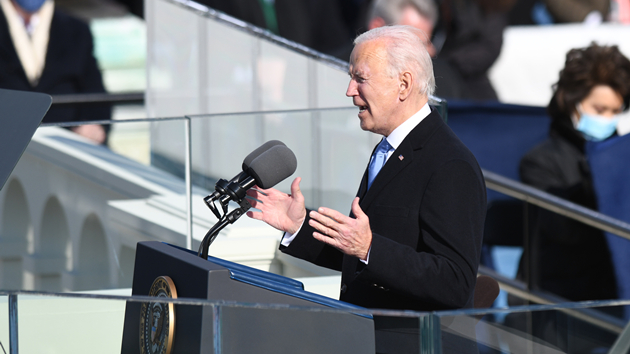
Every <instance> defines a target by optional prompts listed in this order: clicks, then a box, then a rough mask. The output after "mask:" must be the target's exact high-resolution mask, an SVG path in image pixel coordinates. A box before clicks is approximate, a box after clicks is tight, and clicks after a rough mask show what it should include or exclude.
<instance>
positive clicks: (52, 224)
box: [24, 196, 72, 291]
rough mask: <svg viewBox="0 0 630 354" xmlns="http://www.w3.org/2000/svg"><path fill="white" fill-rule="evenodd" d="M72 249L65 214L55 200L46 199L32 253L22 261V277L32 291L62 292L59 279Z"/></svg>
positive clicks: (53, 197) (52, 198) (65, 268)
mask: <svg viewBox="0 0 630 354" xmlns="http://www.w3.org/2000/svg"><path fill="white" fill-rule="evenodd" d="M71 250H72V247H71V244H70V233H69V229H68V220H67V218H66V213H65V211H64V209H63V207H62V205H61V203H60V202H59V200H58V199H57V197H55V196H52V197H49V198H48V200H47V201H46V204H45V206H44V212H43V213H42V217H41V223H40V229H39V233H38V234H37V235H36V238H35V253H34V254H32V255H29V256H28V257H27V258H25V262H24V270H25V277H26V279H27V281H28V283H30V284H26V285H27V286H29V287H31V288H32V289H34V290H41V291H63V290H70V289H63V286H62V282H61V275H62V273H63V272H64V271H66V270H67V268H68V267H67V264H68V263H69V259H71V252H72V251H71Z"/></svg>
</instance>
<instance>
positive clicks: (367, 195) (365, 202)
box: [359, 110, 444, 211]
mask: <svg viewBox="0 0 630 354" xmlns="http://www.w3.org/2000/svg"><path fill="white" fill-rule="evenodd" d="M443 124H444V122H443V121H442V119H441V118H440V115H439V114H438V113H437V111H436V110H432V111H431V113H430V114H429V115H428V116H427V117H426V118H425V119H423V120H422V122H420V124H418V125H417V126H416V127H415V128H413V130H412V131H411V132H409V135H407V137H405V139H404V140H403V141H402V143H401V144H400V146H398V148H397V149H396V150H395V151H394V152H393V154H392V156H391V157H390V158H389V159H388V160H387V163H385V166H383V168H382V169H381V171H380V172H379V173H378V175H377V176H376V178H375V179H374V182H372V186H371V187H370V189H369V190H367V191H366V192H364V194H363V198H362V199H361V201H360V205H361V208H362V209H363V211H365V210H366V209H367V208H368V207H369V205H370V204H371V203H372V202H373V201H374V199H375V198H376V196H378V194H379V193H380V192H381V190H382V189H383V188H385V186H387V184H388V183H389V182H390V181H391V180H392V179H393V178H394V177H396V175H397V174H399V173H400V172H401V171H403V170H404V169H405V167H407V166H409V164H411V162H412V161H413V157H414V151H415V150H419V149H422V146H423V145H424V143H425V142H426V141H427V140H428V139H429V138H430V137H431V136H432V135H433V133H435V131H436V130H437V129H438V128H440V127H441V126H442V125H443ZM365 189H367V171H366V172H365V173H364V176H363V179H362V180H361V187H360V188H359V195H361V192H362V191H363V190H365Z"/></svg>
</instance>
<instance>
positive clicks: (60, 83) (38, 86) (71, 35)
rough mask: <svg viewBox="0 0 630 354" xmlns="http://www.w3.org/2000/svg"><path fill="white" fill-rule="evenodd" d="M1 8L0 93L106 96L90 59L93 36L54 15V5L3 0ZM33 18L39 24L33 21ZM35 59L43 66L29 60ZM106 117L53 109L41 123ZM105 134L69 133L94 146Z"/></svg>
mask: <svg viewBox="0 0 630 354" xmlns="http://www.w3.org/2000/svg"><path fill="white" fill-rule="evenodd" d="M1 5H2V6H0V87H1V88H6V89H12V90H21V91H34V92H43V93H47V94H52V95H55V94H77V93H104V92H105V87H104V86H103V80H102V77H101V73H100V71H99V69H98V66H97V63H96V59H95V58H94V55H93V54H92V51H93V45H92V34H91V33H90V29H89V27H88V26H87V25H86V24H85V23H83V22H81V21H80V20H78V19H75V18H73V17H70V16H68V15H66V14H64V13H62V12H59V11H58V10H56V9H54V3H53V2H52V1H43V0H38V1H22V0H1ZM34 18H36V19H37V20H36V21H31V20H32V19H34ZM20 26H22V27H20ZM40 38H43V39H40ZM46 39H47V45H46ZM42 42H43V43H44V44H43V45H42V44H40V43H42ZM38 56H41V57H42V59H44V60H42V61H41V62H40V61H39V60H38V59H33V57H35V58H37V57H38ZM110 117H111V107H110V106H109V105H104V106H87V107H86V106H70V105H64V106H57V107H55V106H53V107H52V108H51V109H50V110H49V112H48V113H47V114H46V116H45V117H44V120H43V121H44V122H45V123H54V122H73V121H95V120H109V119H110ZM108 129H109V128H108V127H103V126H100V125H93V124H90V125H83V126H78V127H75V128H72V130H73V131H75V132H76V133H78V134H81V135H83V136H85V137H87V138H90V139H92V140H94V141H96V142H98V143H104V142H105V140H106V134H107V130H108Z"/></svg>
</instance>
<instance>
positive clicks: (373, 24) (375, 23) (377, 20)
mask: <svg viewBox="0 0 630 354" xmlns="http://www.w3.org/2000/svg"><path fill="white" fill-rule="evenodd" d="M385 25H387V24H386V23H385V20H383V18H382V17H374V18H373V19H371V20H370V23H368V30H373V29H375V28H379V27H383V26H385Z"/></svg>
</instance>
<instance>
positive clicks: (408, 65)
mask: <svg viewBox="0 0 630 354" xmlns="http://www.w3.org/2000/svg"><path fill="white" fill-rule="evenodd" d="M421 38H426V34H424V32H422V31H421V30H419V29H417V28H414V27H411V26H384V27H378V28H374V29H372V30H370V31H367V32H365V33H363V34H361V35H360V36H358V37H357V38H356V39H355V40H354V45H355V47H356V46H358V45H359V44H361V43H364V42H369V41H374V40H384V41H385V43H386V44H385V45H386V48H385V50H386V51H387V57H388V68H389V70H388V71H389V73H388V74H389V76H390V77H396V76H398V75H399V74H400V73H402V72H403V71H410V72H411V74H412V75H413V77H414V78H417V79H418V81H419V82H420V93H421V94H426V95H427V96H431V95H433V92H434V91H435V77H434V76H433V62H431V56H430V55H429V52H427V49H426V48H425V47H424V43H423V42H422V39H421Z"/></svg>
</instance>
